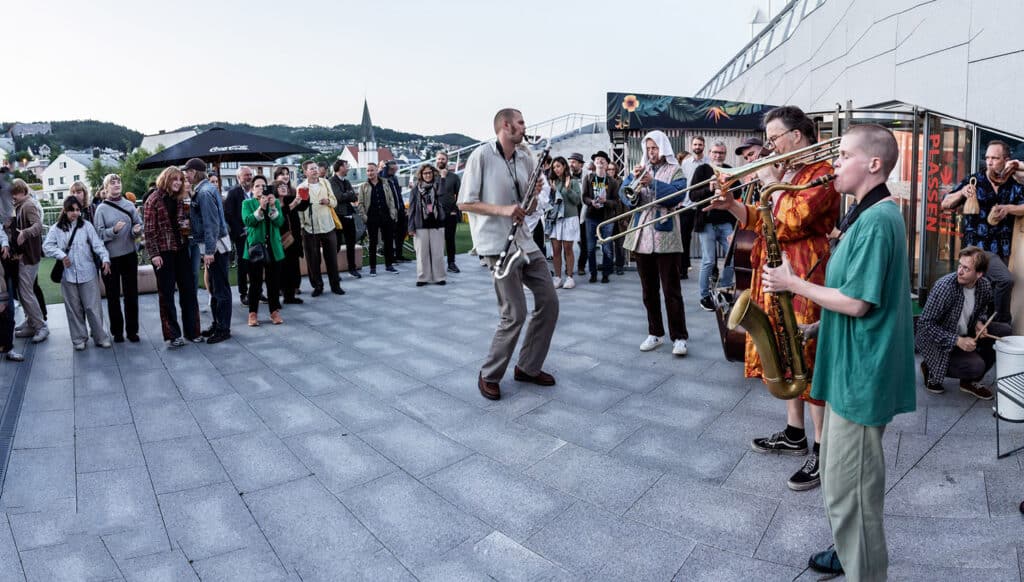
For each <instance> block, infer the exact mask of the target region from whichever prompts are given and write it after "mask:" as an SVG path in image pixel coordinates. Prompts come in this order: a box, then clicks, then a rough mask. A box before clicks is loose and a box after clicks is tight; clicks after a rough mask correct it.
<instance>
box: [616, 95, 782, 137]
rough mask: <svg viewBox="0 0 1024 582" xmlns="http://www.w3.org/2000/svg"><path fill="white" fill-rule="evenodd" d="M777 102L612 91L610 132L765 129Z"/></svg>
mask: <svg viewBox="0 0 1024 582" xmlns="http://www.w3.org/2000/svg"><path fill="white" fill-rule="evenodd" d="M773 107H774V105H762V104H760V103H739V102H735V101H721V100H718V99H695V98H692V97H670V96H665V95H645V94H642V93H608V131H609V133H610V132H612V131H615V130H646V129H712V128H715V129H739V130H744V129H746V130H759V129H761V117H762V116H763V115H764V113H765V112H766V111H768V110H769V109H772V108H773Z"/></svg>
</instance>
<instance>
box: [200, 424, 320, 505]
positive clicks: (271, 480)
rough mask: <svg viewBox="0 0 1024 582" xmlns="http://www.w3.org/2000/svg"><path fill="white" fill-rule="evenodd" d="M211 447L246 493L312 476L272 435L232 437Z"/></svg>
mask: <svg viewBox="0 0 1024 582" xmlns="http://www.w3.org/2000/svg"><path fill="white" fill-rule="evenodd" d="M210 444H211V445H212V446H213V450H214V451H215V452H216V453H217V457H218V458H219V459H220V462H221V465H223V466H224V469H225V470H226V471H227V472H228V475H230V476H231V481H232V483H234V485H235V487H237V488H238V490H239V491H241V492H243V493H248V492H250V491H256V490H259V489H263V488H265V487H269V486H271V485H276V484H278V483H283V482H285V481H292V480H295V479H298V478H300V477H305V476H307V475H309V469H307V468H306V467H305V466H303V464H302V463H301V462H300V461H299V460H298V459H297V458H296V457H295V455H294V454H292V452H291V451H289V450H288V447H286V446H285V444H284V443H283V442H281V439H280V438H278V437H277V436H276V435H274V434H273V433H271V432H266V431H265V432H256V433H247V434H241V435H234V436H228V437H223V438H219V439H214V440H212V441H210Z"/></svg>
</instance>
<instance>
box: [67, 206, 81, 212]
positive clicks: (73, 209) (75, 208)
mask: <svg viewBox="0 0 1024 582" xmlns="http://www.w3.org/2000/svg"><path fill="white" fill-rule="evenodd" d="M81 211H82V209H81V208H79V207H78V206H72V207H71V208H68V212H81Z"/></svg>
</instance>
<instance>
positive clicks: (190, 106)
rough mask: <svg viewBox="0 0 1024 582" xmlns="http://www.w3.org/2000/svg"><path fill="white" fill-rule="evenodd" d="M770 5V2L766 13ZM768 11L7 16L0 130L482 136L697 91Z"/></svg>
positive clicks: (111, 0)
mask: <svg viewBox="0 0 1024 582" xmlns="http://www.w3.org/2000/svg"><path fill="white" fill-rule="evenodd" d="M775 4H776V5H778V6H776V8H778V7H780V6H781V5H782V2H779V1H776V2H775ZM757 6H767V1H766V0H717V1H714V0H709V1H695V0H675V1H672V0H649V1H647V2H629V1H625V2H623V1H618V2H616V1H607V0H593V1H587V2H584V1H568V0H565V1H558V0H546V1H542V0H518V1H510V2H494V1H491V0H477V1H470V0H451V1H440V0H437V1H434V2H418V1H412V0H392V1H390V2H352V1H350V0H343V1H336V2H331V1H326V0H296V1H293V2H281V1H279V0H278V1H270V0H251V1H245V2H243V1H237V0H229V1H219V0H205V1H198V0H180V1H175V2H159V3H157V2H138V1H134V2H127V1H123V0H93V1H92V2H82V1H81V0H76V1H71V0H53V1H48V2H24V1H23V2H11V3H8V5H6V6H5V7H4V9H3V12H4V16H5V18H4V19H3V20H4V22H5V25H4V26H3V36H4V37H5V45H6V46H7V47H8V55H9V56H12V57H13V60H14V61H15V62H14V63H13V64H12V65H9V66H8V68H7V75H6V78H7V81H14V82H13V83H8V82H5V83H4V85H5V87H4V88H3V90H2V91H3V99H2V100H0V121H26V122H27V121H39V120H64V119H86V118H90V119H98V120H102V121H112V122H115V123H119V124H122V125H126V126H128V127H130V128H132V129H136V130H139V131H142V132H144V133H153V132H156V131H157V130H160V129H168V130H169V129H172V128H176V127H179V126H183V125H190V124H196V123H206V122H210V121H232V122H246V123H251V124H254V125H266V124H271V123H285V124H291V125H307V124H314V125H327V126H330V125H336V124H339V123H358V122H359V119H360V114H361V113H362V104H363V97H364V95H365V96H366V98H367V99H368V100H369V104H370V114H371V116H372V117H373V121H374V124H375V125H378V126H383V127H388V128H392V129H399V130H403V131H411V132H416V133H423V134H438V133H445V132H460V133H465V134H468V135H470V136H473V137H476V138H481V139H486V138H488V137H491V136H492V135H493V131H492V130H491V128H490V122H491V118H492V117H493V115H494V112H495V111H496V110H497V109H499V108H501V107H505V106H512V107H518V108H519V109H521V110H522V111H523V114H524V116H525V117H526V121H527V123H533V122H539V121H543V120H545V119H549V118H552V117H556V116H558V115H561V114H563V113H570V112H579V113H597V114H604V111H605V93H606V92H608V91H630V92H637V93H657V94H665V95H684V96H688V95H692V94H693V93H694V92H696V91H697V90H698V89H699V88H700V87H701V86H703V84H704V83H705V82H706V81H707V80H708V79H710V77H711V75H713V74H714V73H715V72H717V71H718V70H719V69H720V68H721V67H722V66H723V65H724V64H725V62H726V61H727V60H728V59H729V58H731V57H732V56H733V55H734V54H735V53H736V52H737V51H738V50H739V49H740V48H742V47H743V46H744V45H745V44H746V43H747V42H748V41H749V40H750V26H749V21H750V19H751V17H752V15H753V13H754V9H755V7H757Z"/></svg>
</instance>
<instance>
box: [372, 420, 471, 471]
mask: <svg viewBox="0 0 1024 582" xmlns="http://www.w3.org/2000/svg"><path fill="white" fill-rule="evenodd" d="M359 436H360V437H361V438H362V439H363V440H364V441H366V443H367V444H369V445H370V446H371V447H373V448H374V449H375V450H376V451H377V452H379V453H381V454H382V455H384V456H385V457H387V458H388V459H389V460H391V461H392V462H393V463H395V464H396V465H398V466H399V467H401V468H403V469H405V470H406V471H408V472H409V473H411V474H412V475H414V476H417V477H420V476H423V475H428V474H430V473H433V472H434V471H436V470H438V469H440V468H442V467H447V466H448V465H451V464H452V463H454V462H456V461H458V460H459V459H463V458H465V457H468V456H469V455H471V454H472V451H470V450H469V449H467V448H466V447H464V446H462V445H460V444H459V443H457V442H455V441H453V440H451V439H449V438H447V437H445V436H442V435H441V434H438V433H437V432H435V431H433V430H431V429H430V428H428V427H426V426H424V425H422V424H420V423H418V422H416V421H415V420H412V419H410V418H409V417H406V416H402V417H400V418H397V419H395V420H394V421H393V422H391V423H388V424H386V425H380V426H377V427H376V428H372V429H369V430H366V431H363V432H362V433H361V434H360V435H359Z"/></svg>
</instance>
